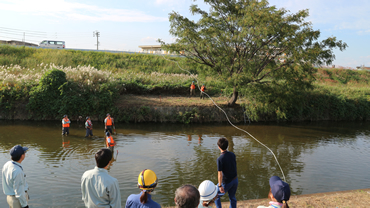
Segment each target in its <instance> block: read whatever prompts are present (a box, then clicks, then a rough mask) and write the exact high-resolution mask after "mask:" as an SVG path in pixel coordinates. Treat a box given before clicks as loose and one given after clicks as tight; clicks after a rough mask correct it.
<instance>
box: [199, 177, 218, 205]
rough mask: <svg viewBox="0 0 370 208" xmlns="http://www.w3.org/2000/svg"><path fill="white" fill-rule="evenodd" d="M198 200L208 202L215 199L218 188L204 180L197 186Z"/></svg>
mask: <svg viewBox="0 0 370 208" xmlns="http://www.w3.org/2000/svg"><path fill="white" fill-rule="evenodd" d="M198 190H199V194H200V200H202V201H210V200H212V199H213V198H215V197H216V195H217V193H218V187H217V186H216V185H215V184H214V183H213V182H212V181H210V180H205V181H203V182H202V183H201V184H200V185H199V188H198Z"/></svg>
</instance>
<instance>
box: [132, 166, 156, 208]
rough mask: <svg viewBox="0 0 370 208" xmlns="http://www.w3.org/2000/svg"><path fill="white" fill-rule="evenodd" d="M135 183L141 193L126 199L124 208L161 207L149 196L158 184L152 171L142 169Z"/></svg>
mask: <svg viewBox="0 0 370 208" xmlns="http://www.w3.org/2000/svg"><path fill="white" fill-rule="evenodd" d="M137 182H138V187H139V188H140V189H141V190H142V191H141V193H140V194H131V195H130V196H129V197H128V198H127V201H126V208H161V205H159V204H158V203H157V202H155V201H153V200H152V196H151V195H150V193H152V192H153V191H154V189H155V187H156V186H157V184H158V178H157V175H156V174H155V173H154V171H152V170H149V169H144V170H143V171H141V172H140V174H139V177H138V179H137Z"/></svg>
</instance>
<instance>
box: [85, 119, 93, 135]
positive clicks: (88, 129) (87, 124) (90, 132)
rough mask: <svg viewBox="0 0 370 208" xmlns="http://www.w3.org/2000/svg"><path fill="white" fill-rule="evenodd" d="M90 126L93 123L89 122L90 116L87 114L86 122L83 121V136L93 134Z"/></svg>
mask: <svg viewBox="0 0 370 208" xmlns="http://www.w3.org/2000/svg"><path fill="white" fill-rule="evenodd" d="M92 126H93V124H92V122H91V119H90V117H89V116H88V117H86V122H85V128H86V135H85V137H88V136H89V135H90V136H93V132H92V130H93V127H92Z"/></svg>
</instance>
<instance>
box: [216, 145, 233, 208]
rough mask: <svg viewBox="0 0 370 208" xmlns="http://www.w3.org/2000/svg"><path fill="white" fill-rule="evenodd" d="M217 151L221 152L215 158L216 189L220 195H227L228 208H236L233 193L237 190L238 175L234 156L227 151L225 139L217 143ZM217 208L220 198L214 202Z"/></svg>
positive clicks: (219, 204) (218, 207)
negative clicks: (216, 172) (217, 188)
mask: <svg viewBox="0 0 370 208" xmlns="http://www.w3.org/2000/svg"><path fill="white" fill-rule="evenodd" d="M217 146H218V149H220V151H221V155H220V157H218V158H217V171H218V187H219V189H220V192H221V193H226V192H227V193H228V195H229V200H230V208H236V197H235V193H236V190H237V189H238V183H239V181H238V175H237V171H236V156H235V154H234V153H232V152H229V151H227V147H228V146H229V141H227V139H226V138H220V139H219V140H218V142H217ZM215 204H216V207H217V208H222V206H221V200H220V196H218V197H217V199H216V201H215Z"/></svg>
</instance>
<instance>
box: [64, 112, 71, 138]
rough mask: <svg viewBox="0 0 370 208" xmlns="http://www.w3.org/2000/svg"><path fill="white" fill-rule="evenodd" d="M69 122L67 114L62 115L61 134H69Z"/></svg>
mask: <svg viewBox="0 0 370 208" xmlns="http://www.w3.org/2000/svg"><path fill="white" fill-rule="evenodd" d="M70 123H71V121H70V120H69V119H68V116H67V115H64V116H63V119H62V127H63V131H62V135H69V124H70Z"/></svg>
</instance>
